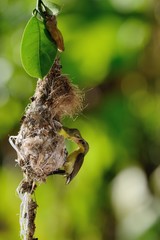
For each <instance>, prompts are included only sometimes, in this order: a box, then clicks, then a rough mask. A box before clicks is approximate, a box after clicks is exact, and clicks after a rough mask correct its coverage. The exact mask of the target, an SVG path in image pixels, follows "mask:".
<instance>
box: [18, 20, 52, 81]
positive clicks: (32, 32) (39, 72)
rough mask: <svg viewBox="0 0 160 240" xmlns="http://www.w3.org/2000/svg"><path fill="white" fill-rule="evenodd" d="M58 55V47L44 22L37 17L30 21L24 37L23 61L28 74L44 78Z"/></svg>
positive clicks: (22, 44)
mask: <svg viewBox="0 0 160 240" xmlns="http://www.w3.org/2000/svg"><path fill="white" fill-rule="evenodd" d="M56 54H57V46H56V45H55V43H54V42H53V40H52V39H51V37H50V35H49V33H48V31H47V30H46V28H45V25H44V23H43V22H41V21H40V20H38V19H37V18H36V16H33V17H31V19H30V20H29V22H28V24H27V26H26V28H25V30H24V33H23V37H22V43H21V60H22V64H23V67H24V69H25V70H26V72H27V73H28V74H29V75H30V76H32V77H36V78H43V77H44V76H45V75H46V74H47V73H48V72H49V70H50V68H51V66H52V64H53V62H54V59H55V57H56Z"/></svg>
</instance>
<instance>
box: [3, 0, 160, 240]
mask: <svg viewBox="0 0 160 240" xmlns="http://www.w3.org/2000/svg"><path fill="white" fill-rule="evenodd" d="M55 2H57V3H58V4H60V5H62V10H61V14H60V15H59V16H58V26H59V28H60V29H61V31H62V33H63V35H64V40H65V52H64V53H62V54H61V58H62V65H63V72H64V73H65V74H68V75H69V76H70V78H71V80H72V81H73V83H76V84H78V85H79V86H80V87H81V88H82V89H84V90H85V92H86V102H85V109H84V111H83V113H82V114H80V116H79V117H78V118H75V119H74V118H73V119H64V124H65V125H66V126H68V127H76V128H78V129H79V130H80V131H81V133H82V136H83V137H84V138H85V139H86V140H87V141H88V142H89V145H90V151H89V153H88V154H87V156H86V159H85V162H84V165H83V167H82V169H81V171H80V172H79V174H78V176H77V177H76V178H75V179H74V181H73V182H71V184H70V185H68V186H66V185H65V184H64V179H63V177H61V176H51V177H49V178H48V180H47V182H46V183H45V184H42V185H41V186H40V187H38V189H37V190H36V199H37V203H38V205H39V208H38V213H37V218H36V226H37V228H36V237H38V239H40V240H44V239H45V240H51V239H56V240H159V239H160V167H159V163H160V2H159V0H157V1H156V0H88V1H85V0H81V1H78V0H59V1H58V0H57V1H55ZM35 4H36V2H35V1H33V0H24V1H20V0H19V1H18V0H5V1H1V3H0V43H1V44H0V193H1V197H0V240H4V239H7V240H16V239H19V216H18V214H19V205H20V200H19V198H18V196H17V194H16V188H17V186H18V184H19V182H20V181H21V179H22V173H21V170H20V169H19V167H18V166H16V163H15V161H14V159H15V158H16V154H15V152H14V150H13V149H12V148H11V146H10V145H9V143H8V137H9V136H10V135H17V132H18V130H19V127H20V123H19V121H20V119H21V116H22V115H23V113H24V109H25V107H26V106H27V104H28V103H29V98H30V97H31V96H32V95H33V93H34V89H35V86H36V81H37V80H36V79H33V78H31V77H29V76H28V75H27V74H26V73H25V71H24V69H23V68H22V65H21V61H20V41H21V36H22V33H23V30H24V27H25V25H26V23H27V21H28V20H29V18H30V16H31V13H32V10H33V9H34V8H35Z"/></svg>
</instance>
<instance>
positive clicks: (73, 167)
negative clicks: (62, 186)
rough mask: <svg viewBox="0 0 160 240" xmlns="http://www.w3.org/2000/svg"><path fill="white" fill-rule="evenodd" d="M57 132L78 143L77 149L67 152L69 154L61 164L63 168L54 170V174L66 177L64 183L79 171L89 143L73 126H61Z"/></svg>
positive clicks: (68, 181) (69, 180)
mask: <svg viewBox="0 0 160 240" xmlns="http://www.w3.org/2000/svg"><path fill="white" fill-rule="evenodd" d="M59 134H60V135H62V136H63V137H64V138H66V139H69V140H71V141H73V142H75V143H76V144H77V145H78V149H76V150H75V151H74V152H72V153H71V154H69V156H68V157H67V160H66V162H65V163H64V165H63V168H62V169H58V170H57V171H55V172H54V174H62V175H64V176H65V177H66V184H68V183H70V182H71V180H72V179H73V178H74V177H75V176H76V175H77V173H78V172H79V170H80V168H81V166H82V164H83V161H84V157H85V155H86V154H87V152H88V150H89V145H88V143H87V142H86V141H85V140H84V139H83V138H82V136H81V134H80V132H79V130H78V129H75V128H72V129H70V128H67V127H63V128H61V130H60V131H59Z"/></svg>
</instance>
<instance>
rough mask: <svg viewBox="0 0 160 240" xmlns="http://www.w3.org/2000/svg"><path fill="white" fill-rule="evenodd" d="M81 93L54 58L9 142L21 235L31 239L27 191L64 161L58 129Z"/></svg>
mask: <svg viewBox="0 0 160 240" xmlns="http://www.w3.org/2000/svg"><path fill="white" fill-rule="evenodd" d="M82 102H83V94H82V93H81V91H80V90H79V89H78V88H77V86H75V85H73V84H72V83H71V82H70V81H69V79H68V78H67V76H65V75H62V74H61V65H60V62H59V59H56V60H55V62H54V65H53V67H52V68H51V70H50V72H49V74H48V75H47V76H46V77H45V78H44V79H43V80H38V82H37V87H36V91H35V94H34V96H33V97H32V98H31V103H30V104H29V105H28V107H27V109H26V112H25V114H24V116H23V118H22V125H21V128H20V131H19V133H18V135H17V136H11V137H10V143H11V145H12V146H13V147H14V149H15V150H16V152H17V160H16V161H17V163H18V165H19V166H20V168H21V169H22V172H23V174H24V179H23V180H22V183H21V184H20V186H19V187H18V194H19V196H20V198H21V200H22V204H21V216H20V224H21V235H22V238H23V239H26V240H33V239H34V238H33V235H34V230H35V224H34V219H35V215H36V208H37V204H36V202H35V201H34V200H33V199H32V197H31V195H32V194H33V192H34V190H35V186H36V184H37V183H41V182H43V181H45V180H46V178H47V176H49V175H50V174H51V173H53V172H54V171H56V170H57V169H59V168H61V167H62V166H63V164H64V162H65V161H66V157H67V150H66V146H65V140H64V137H63V136H61V135H59V134H58V132H59V130H60V129H61V127H62V123H61V119H62V117H64V116H73V115H75V114H76V113H78V112H80V111H81V110H82Z"/></svg>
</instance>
